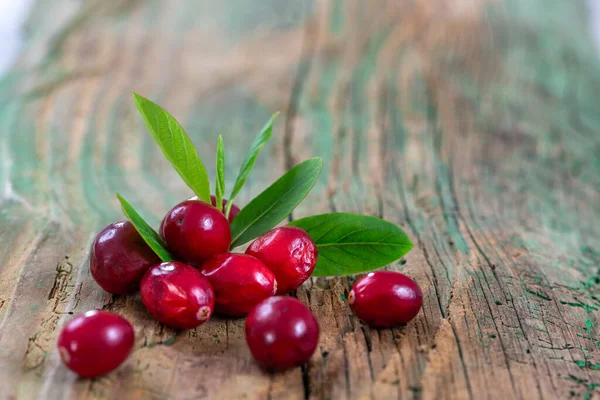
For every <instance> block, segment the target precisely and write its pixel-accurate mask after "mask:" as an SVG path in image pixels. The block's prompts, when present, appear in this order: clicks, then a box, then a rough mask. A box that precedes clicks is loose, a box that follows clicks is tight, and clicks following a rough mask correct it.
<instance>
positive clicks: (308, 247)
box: [58, 94, 422, 377]
mask: <svg viewBox="0 0 600 400" xmlns="http://www.w3.org/2000/svg"><path fill="white" fill-rule="evenodd" d="M134 97H135V99H136V103H137V106H138V109H139V110H140V111H141V112H142V115H143V116H144V118H145V121H146V122H147V126H148V128H149V130H150V131H151V133H152V134H153V135H154V136H153V137H154V138H155V140H157V143H159V145H160V146H161V149H162V150H163V152H164V153H165V155H166V156H167V158H168V159H169V161H171V163H172V164H173V165H174V166H176V169H177V170H178V172H179V174H180V175H181V176H182V178H184V180H186V179H187V180H186V183H188V185H190V182H188V181H190V179H188V178H190V176H193V177H194V179H196V181H198V180H199V182H195V184H194V185H190V187H192V186H195V187H196V189H197V190H194V192H195V193H197V194H198V193H200V194H202V193H204V197H202V199H203V200H206V202H205V201H202V200H200V199H199V198H197V197H194V198H191V199H188V200H185V201H183V202H181V203H180V204H178V205H176V206H175V207H173V208H172V209H171V210H170V211H169V212H168V213H167V215H166V216H165V217H164V218H163V220H162V223H161V225H160V229H159V232H158V233H156V232H155V231H153V230H152V228H151V227H150V226H149V225H148V224H147V223H146V222H145V221H143V220H142V219H141V217H140V216H139V215H137V213H135V212H134V211H135V210H132V208H128V207H130V206H129V205H128V204H127V203H126V201H124V199H122V198H121V197H120V196H119V195H117V196H118V197H119V200H120V201H121V204H122V205H123V207H124V208H123V211H124V213H125V215H126V216H127V218H128V219H129V221H131V222H129V221H122V222H116V223H113V224H110V225H109V226H107V227H106V228H104V229H103V230H102V231H101V232H100V233H99V234H98V236H97V237H96V239H95V240H94V243H93V245H92V249H91V253H90V271H91V274H92V277H93V278H94V279H95V281H96V282H97V283H98V285H100V287H102V288H103V289H104V290H105V291H107V292H108V293H112V294H118V295H122V294H129V293H134V292H136V291H138V290H139V291H140V294H141V299H142V302H143V304H144V306H145V307H146V309H147V310H148V312H149V313H150V314H151V315H152V316H153V317H154V318H155V319H156V320H157V321H159V322H160V323H162V324H164V325H167V326H169V327H171V328H174V329H194V328H197V327H198V326H200V325H202V324H204V323H205V322H206V321H208V320H209V319H210V317H211V316H212V315H213V312H216V313H218V314H220V315H223V316H230V317H243V316H247V319H246V325H245V331H246V342H247V344H248V347H249V349H250V352H251V353H252V355H253V356H254V358H255V359H256V360H257V361H258V363H259V364H260V365H262V366H263V367H265V368H266V369H268V370H283V369H287V368H292V367H296V366H299V365H301V364H303V363H305V362H307V361H308V360H309V359H310V357H311V356H312V354H313V353H314V351H315V349H316V348H317V345H318V341H319V325H318V323H317V319H316V318H315V317H314V315H313V314H312V313H311V312H310V310H309V308H308V307H307V306H306V305H304V304H303V303H302V302H300V301H298V300H297V299H295V298H293V297H289V296H286V294H288V293H289V292H291V291H294V290H295V289H297V288H298V287H300V286H301V285H302V284H303V283H304V282H305V281H306V280H307V279H308V278H309V277H310V276H311V274H312V273H313V271H314V270H315V266H317V253H318V251H317V246H316V245H315V243H314V242H313V239H311V237H310V236H309V234H308V233H307V232H306V231H304V230H302V229H300V228H298V227H293V226H282V227H278V228H274V229H272V230H270V231H268V232H266V233H264V234H262V236H259V237H256V236H258V235H259V234H260V233H263V232H265V231H266V230H267V229H269V228H271V227H273V226H275V224H276V223H277V222H279V221H281V220H282V219H283V218H285V216H286V215H288V214H289V213H290V212H291V211H292V210H293V208H291V209H288V210H287V214H285V215H283V214H281V215H278V217H280V219H278V220H277V221H274V220H272V221H270V222H268V223H269V224H270V225H268V226H264V229H263V230H261V231H260V232H254V236H252V237H248V238H247V239H248V240H250V239H251V238H255V239H254V241H253V242H252V243H251V244H250V245H249V247H248V248H247V250H246V251H245V254H240V253H232V252H231V250H230V249H231V248H232V247H235V246H236V243H237V241H236V240H237V239H234V240H233V241H232V229H231V225H230V224H231V222H232V221H233V220H234V219H235V218H236V216H238V213H240V209H239V208H238V207H236V206H235V205H234V204H227V200H224V199H223V200H222V201H221V199H222V193H223V191H222V189H223V188H224V173H223V169H220V170H219V160H220V161H221V163H224V155H223V147H222V138H219V145H218V149H217V153H218V155H219V154H220V157H217V169H218V170H219V171H221V174H220V175H218V178H219V177H220V179H221V180H220V181H218V183H219V184H218V185H217V194H218V195H219V197H218V198H219V200H217V198H216V197H215V196H211V203H212V204H209V202H208V198H209V196H208V194H209V193H210V187H209V186H210V185H209V183H208V181H207V180H206V179H204V180H203V179H200V178H201V177H199V176H200V175H202V174H200V173H198V171H199V170H200V169H202V170H203V169H204V167H203V166H202V164H201V161H200V160H199V158H198V157H197V155H195V156H194V154H195V153H194V152H191V151H189V148H190V147H193V145H192V144H191V141H190V140H189V138H188V137H187V135H186V134H185V133H184V132H183V129H182V128H181V129H167V130H166V131H164V132H162V133H161V134H160V135H159V134H157V133H156V132H155V130H156V129H158V130H160V129H162V128H163V127H164V126H165V124H166V125H168V126H171V125H177V122H176V121H175V120H174V119H173V118H172V117H171V116H170V115H169V114H168V113H167V112H166V111H164V110H163V109H161V108H160V107H158V106H157V105H155V104H154V103H152V102H150V101H148V100H147V99H144V98H142V97H141V96H139V95H137V94H134ZM156 121H162V122H161V123H160V124H159V123H156V126H155V125H153V123H154V122H156ZM270 124H272V119H271V121H270ZM270 124H268V125H267V126H266V127H265V128H264V129H263V131H262V132H261V134H260V135H259V137H258V138H257V139H256V141H255V142H253V145H252V146H251V150H250V153H249V156H247V159H246V160H245V161H244V165H243V167H242V168H241V172H240V176H238V180H236V186H237V189H235V188H234V191H232V194H231V197H230V198H231V199H233V198H234V196H235V193H234V192H236V193H237V191H239V189H240V188H241V185H243V182H244V181H245V180H246V177H247V174H248V172H249V170H250V169H251V168H252V166H253V165H254V159H255V158H256V155H257V154H258V151H259V150H260V148H261V147H262V145H263V144H264V142H265V141H266V140H268V138H269V137H270V129H271V128H272V125H270ZM169 135H171V136H169ZM177 135H178V136H177ZM175 136H177V140H174V138H175ZM170 139H173V140H170ZM175 143H179V146H180V148H179V149H176V148H175V147H177V146H175ZM186 143H187V144H186ZM192 153H194V154H192ZM184 156H185V157H184ZM309 161H310V160H307V161H306V162H305V163H303V164H304V165H308V164H306V163H308V162H309ZM318 161H319V162H318V164H319V170H318V171H317V173H316V174H314V175H313V176H312V179H313V184H314V181H316V179H317V177H318V172H320V166H321V165H322V162H321V161H320V160H318ZM190 163H191V164H193V165H194V166H195V167H194V168H191V167H190V165H191V164H190ZM313 164H314V160H313ZM182 166H183V167H182ZM184 167H185V168H184ZM190 168H191V170H193V171H192V172H190V171H189V170H190ZM221 168H224V166H223V164H221ZM194 171H195V172H194ZM291 172H292V171H289V172H288V173H287V174H286V175H288V174H290V173H291ZM204 175H205V174H204ZM286 175H284V177H282V178H280V180H281V179H283V178H285V177H286ZM305 175H310V174H309V173H305V174H304V175H302V176H305ZM292 176H294V175H292ZM204 178H206V177H204ZM286 179H293V178H286ZM280 180H278V181H277V182H276V183H275V184H274V185H272V186H271V187H270V188H269V189H267V190H273V189H272V188H274V187H275V189H280V187H279V186H277V184H278V182H280ZM239 182H241V183H239ZM283 182H288V181H285V180H284V181H283ZM291 182H292V183H293V181H291ZM238 183H239V184H238ZM280 185H281V184H280ZM304 185H306V184H305V183H304ZM290 186H291V187H292V188H296V187H301V188H302V186H298V185H293V184H290ZM311 187H312V186H311ZM199 188H204V189H205V191H204V192H203V191H202V190H199ZM307 190H310V187H308V189H307ZM289 191H290V190H288V191H287V192H286V193H288V192H289ZM306 193H307V192H302V191H298V192H297V193H295V196H296V197H297V198H296V199H295V200H297V201H301V199H302V198H304V196H306ZM275 197H276V196H275V195H273V194H272V193H270V196H268V197H267V198H268V199H269V200H268V201H266V202H264V201H263V202H264V203H265V204H267V205H266V208H269V207H270V204H271V202H272V201H273V200H272V199H273V198H275ZM292 197H293V196H292ZM257 198H258V199H260V198H261V195H259V196H258V197H257ZM255 200H256V199H255ZM253 202H254V200H253ZM253 202H251V205H252V204H256V203H253ZM217 203H219V204H218V205H217ZM288 203H290V204H292V203H293V201H292V202H290V201H289V199H288ZM294 204H295V205H297V203H294ZM126 206H128V207H126ZM255 208H256V206H255ZM128 210H129V211H128ZM246 210H252V208H251V207H249V208H247V209H245V210H243V211H242V214H244V213H245V212H246ZM253 211H255V210H253ZM261 212H262V211H261V210H260V209H259V214H260V213H261ZM279 212H280V213H281V212H283V211H279ZM249 214H250V215H251V212H246V213H245V214H244V215H240V216H239V217H238V219H237V220H236V221H235V223H234V224H233V225H232V226H233V228H234V232H235V231H236V230H241V231H242V233H243V231H244V229H248V227H245V228H244V227H242V228H240V225H242V224H239V223H240V222H246V220H247V219H248V220H252V219H253V218H254V216H252V215H251V216H250V217H249V216H248V215H249ZM271 219H274V218H273V217H271ZM254 222H255V221H254ZM321 225H322V224H321ZM364 225H365V223H361V224H359V226H356V225H349V227H348V233H346V232H342V233H341V235H340V237H341V238H344V237H348V236H349V235H351V234H353V233H356V232H361V231H368V230H369V229H368V228H365V227H364ZM357 228H359V229H358V230H357ZM306 229H307V230H309V231H311V230H310V228H306ZM371 229H372V228H371ZM311 232H312V231H311ZM338 233H339V232H338ZM397 233H398V231H396V234H397ZM238 234H239V232H238V233H237V234H236V235H238ZM313 234H314V232H313ZM402 234H403V232H402ZM392 235H393V233H392ZM389 237H390V235H387V238H389ZM238 239H239V236H238ZM406 241H407V242H408V243H409V244H410V247H412V244H411V243H410V241H409V240H408V238H406ZM232 242H233V246H232ZM370 242H373V240H366V241H363V242H361V243H349V244H350V245H354V246H355V247H361V246H362V247H364V246H365V245H369V244H373V243H370ZM375 242H376V244H380V245H381V242H379V241H375ZM333 244H339V243H337V242H333ZM347 244H348V243H346V245H347ZM395 244H396V245H397V244H398V243H397V242H396V243H395ZM320 245H321V246H326V245H327V244H323V243H320ZM323 248H324V250H323V254H325V253H326V250H325V249H329V248H327V247H323ZM408 249H410V248H408ZM362 250H363V253H364V252H365V251H364V249H362ZM344 251H348V250H347V249H345V250H344ZM407 251H408V250H407ZM334 254H335V253H334ZM348 254H351V253H348ZM369 254H371V253H367V255H369ZM372 254H374V255H377V252H375V251H372ZM395 254H396V255H398V253H395ZM402 254H405V252H404V253H402ZM402 254H399V255H398V258H399V257H401V255H402ZM388 256H389V255H388ZM322 258H323V259H324V260H325V259H326V257H322ZM327 258H329V259H333V258H335V255H333V256H332V255H331V253H329V255H328V257H327ZM351 260H352V262H354V263H355V264H356V263H357V261H356V260H358V261H360V260H361V259H360V258H352V259H351ZM363 260H364V258H363ZM367 260H368V259H367ZM387 261H388V262H389V261H391V260H387ZM381 265H384V264H383V263H382V264H380V265H377V266H381ZM317 268H319V267H318V266H317ZM372 268H373V266H371V267H370V268H365V269H366V270H368V269H372ZM365 269H363V270H365ZM358 270H360V269H358ZM354 271H356V269H355V270H354ZM342 274H343V273H342ZM348 302H349V304H350V308H351V309H352V310H353V311H354V313H355V314H356V315H357V316H358V317H359V318H360V319H362V320H364V321H365V322H367V323H368V324H370V325H372V326H374V327H391V326H395V325H399V324H405V323H407V322H409V321H410V320H411V319H412V318H414V317H415V316H416V315H417V313H418V312H419V310H420V308H421V303H422V293H421V290H420V289H419V287H418V285H417V284H416V283H415V282H414V281H413V280H411V279H410V278H408V277H406V276H404V275H402V274H400V273H397V272H390V271H380V272H371V273H369V274H367V275H366V276H365V277H363V278H362V279H360V280H358V281H357V282H356V284H355V285H354V287H353V288H352V290H351V292H350V293H349V295H348ZM134 337H135V335H134V330H133V327H132V326H131V324H130V323H129V322H128V321H127V320H125V319H124V318H123V317H121V316H119V315H117V314H114V313H111V312H108V311H89V312H87V313H84V314H82V315H79V316H77V317H75V318H74V319H72V320H71V321H69V322H68V323H67V324H66V325H65V326H64V327H63V330H62V331H61V333H60V335H59V338H58V350H59V354H60V356H61V358H62V360H63V362H64V363H65V364H66V365H67V367H68V368H70V369H71V370H73V371H74V372H76V373H77V374H79V375H80V376H83V377H95V376H99V375H103V374H105V373H108V372H110V371H112V370H113V369H115V368H117V367H118V366H119V365H120V364H121V363H122V362H123V361H124V360H125V359H126V358H127V356H128V355H129V353H130V352H131V350H132V349H133V346H134Z"/></svg>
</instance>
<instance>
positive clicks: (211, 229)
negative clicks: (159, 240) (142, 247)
mask: <svg viewBox="0 0 600 400" xmlns="http://www.w3.org/2000/svg"><path fill="white" fill-rule="evenodd" d="M160 234H161V236H162V237H163V239H164V240H165V242H166V243H167V247H168V248H169V250H170V251H171V253H172V254H173V255H174V256H175V258H177V259H178V260H182V261H185V262H187V263H189V264H192V265H197V266H199V265H201V264H202V263H203V262H204V261H206V260H208V259H209V258H210V257H212V256H214V255H217V254H220V253H225V252H227V250H229V245H230V244H231V231H230V230H229V223H228V222H227V219H226V218H225V216H224V215H223V214H222V213H221V212H220V211H219V210H217V209H216V208H215V207H213V206H211V205H210V204H207V203H204V202H202V201H200V200H185V201H184V202H182V203H180V204H178V205H176V206H175V207H174V208H173V209H172V210H171V211H169V212H168V213H167V215H166V216H165V218H164V220H163V222H162V224H161V229H160Z"/></svg>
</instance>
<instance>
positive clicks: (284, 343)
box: [246, 296, 319, 370]
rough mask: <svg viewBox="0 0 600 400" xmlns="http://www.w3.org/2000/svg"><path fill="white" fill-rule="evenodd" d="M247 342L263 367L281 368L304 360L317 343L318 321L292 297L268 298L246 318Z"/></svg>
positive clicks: (308, 357) (302, 362)
mask: <svg viewBox="0 0 600 400" xmlns="http://www.w3.org/2000/svg"><path fill="white" fill-rule="evenodd" d="M246 342H247V343H248V347H249V348H250V352H251V353H252V355H253V356H254V358H255V359H256V361H258V363H259V364H261V365H262V366H263V367H265V368H267V369H271V370H282V369H286V368H292V367H296V366H298V365H301V364H304V363H305V362H307V361H308V360H309V359H310V357H311V355H312V354H313V353H314V352H315V349H316V348H317V344H318V342H319V324H318V323H317V319H316V318H315V317H314V315H312V313H311V312H310V310H309V309H308V307H306V306H305V305H304V304H302V303H301V302H300V301H298V300H296V299H294V298H293V297H286V296H276V297H270V298H268V299H266V300H264V301H262V302H261V303H259V304H258V305H257V306H256V307H255V308H254V309H253V310H252V311H251V312H250V314H248V318H247V319H246Z"/></svg>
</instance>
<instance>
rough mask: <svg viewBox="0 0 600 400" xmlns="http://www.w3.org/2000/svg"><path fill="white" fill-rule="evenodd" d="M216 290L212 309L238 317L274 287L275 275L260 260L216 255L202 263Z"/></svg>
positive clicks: (231, 255) (245, 256)
mask: <svg viewBox="0 0 600 400" xmlns="http://www.w3.org/2000/svg"><path fill="white" fill-rule="evenodd" d="M202 274H203V275H204V276H206V278H208V280H209V282H210V284H211V285H212V287H213V289H214V290H215V297H216V300H215V311H217V312H218V313H219V314H224V315H229V316H236V317H241V316H244V315H246V314H248V313H249V312H250V310H251V309H252V308H253V307H254V306H255V305H256V304H258V303H259V302H261V301H262V300H264V299H266V298H267V297H270V296H273V295H274V294H275V291H276V290H277V282H276V280H275V275H273V273H272V272H271V271H269V269H268V268H267V267H265V265H264V264H263V263H262V262H260V260H258V259H256V258H254V257H252V256H248V255H245V254H233V253H228V254H219V255H217V256H215V257H213V258H211V259H210V260H208V261H207V262H205V263H204V264H203V265H202Z"/></svg>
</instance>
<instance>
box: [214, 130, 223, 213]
mask: <svg viewBox="0 0 600 400" xmlns="http://www.w3.org/2000/svg"><path fill="white" fill-rule="evenodd" d="M224 193H225V150H224V149H223V136H221V135H219V141H218V142H217V179H216V183H215V197H216V199H217V201H216V203H215V204H216V205H217V208H218V209H221V205H220V204H221V203H222V202H223V194H224Z"/></svg>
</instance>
